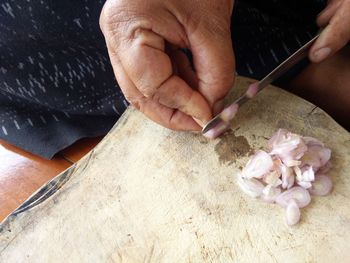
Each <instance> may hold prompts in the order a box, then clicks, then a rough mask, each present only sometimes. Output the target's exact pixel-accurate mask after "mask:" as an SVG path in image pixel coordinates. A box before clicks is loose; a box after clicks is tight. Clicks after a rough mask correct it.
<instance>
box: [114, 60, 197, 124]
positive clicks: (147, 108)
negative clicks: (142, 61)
mask: <svg viewBox="0 0 350 263" xmlns="http://www.w3.org/2000/svg"><path fill="white" fill-rule="evenodd" d="M110 57H111V61H112V66H113V70H114V73H115V76H116V78H117V81H118V84H119V86H120V87H121V89H122V91H123V93H124V95H125V97H126V99H127V100H128V101H129V102H130V103H131V104H132V105H133V106H134V107H135V108H137V109H138V110H140V111H141V112H142V113H144V114H145V115H146V116H147V117H148V118H150V119H151V120H153V121H154V122H156V123H158V124H160V125H162V126H164V127H166V128H169V129H172V130H178V131H199V130H200V129H201V127H200V126H199V125H198V124H197V123H196V122H195V121H194V120H193V118H192V117H191V116H188V115H186V114H184V113H183V112H181V111H178V110H174V109H171V108H168V107H166V106H164V105H161V104H159V103H157V102H156V101H153V100H151V99H149V98H146V97H144V96H143V95H142V94H141V92H140V91H138V90H137V88H136V87H135V85H134V84H133V82H132V81H131V80H130V78H129V77H128V76H127V74H126V72H125V71H124V69H123V67H122V66H121V64H120V63H119V61H118V59H117V58H116V56H115V55H110Z"/></svg>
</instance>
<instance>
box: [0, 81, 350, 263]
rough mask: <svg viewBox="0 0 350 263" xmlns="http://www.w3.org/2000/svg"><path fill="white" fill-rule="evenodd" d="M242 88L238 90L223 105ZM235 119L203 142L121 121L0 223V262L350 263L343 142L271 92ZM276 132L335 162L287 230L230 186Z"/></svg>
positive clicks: (145, 123)
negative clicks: (317, 148)
mask: <svg viewBox="0 0 350 263" xmlns="http://www.w3.org/2000/svg"><path fill="white" fill-rule="evenodd" d="M249 81H250V80H248V79H245V78H239V79H238V80H237V82H236V88H235V90H234V92H233V94H232V96H237V94H238V93H239V91H242V90H243V88H246V87H247V83H248V82H249ZM243 107H244V109H242V110H241V111H240V112H239V114H238V116H237V119H236V122H235V123H234V125H233V131H232V132H230V133H228V134H226V135H224V136H223V137H222V138H220V139H216V140H212V141H210V140H207V139H205V138H203V137H202V136H200V135H198V134H191V133H179V132H172V131H169V130H167V129H164V128H162V127H160V126H158V125H156V124H154V123H152V122H151V121H149V120H147V119H146V118H145V117H144V116H143V115H142V114H141V113H139V112H137V111H135V110H133V109H131V108H130V109H128V110H127V111H126V113H125V114H124V115H123V116H122V118H121V119H120V120H119V122H118V123H117V124H116V126H115V127H114V128H113V130H112V131H111V132H110V133H109V134H108V135H107V136H106V137H105V139H104V140H103V141H102V142H101V143H100V144H99V145H98V146H97V147H96V148H95V149H94V150H93V151H92V152H91V153H90V154H88V155H87V156H86V157H85V158H84V159H82V160H81V161H80V162H79V163H78V164H77V165H75V166H74V167H71V168H70V169H69V170H67V171H66V172H64V173H63V174H61V175H59V176H58V177H57V178H55V179H54V181H52V182H51V183H50V184H48V185H47V186H46V187H44V188H43V189H42V190H41V191H39V192H38V193H37V194H35V195H34V196H33V197H32V198H31V199H30V200H28V201H27V202H26V203H25V204H24V205H23V206H22V207H21V208H20V209H19V210H17V211H16V212H14V213H13V214H12V215H11V216H10V217H8V218H7V220H5V221H4V222H3V223H2V225H1V226H0V262H337V263H340V262H350V135H349V133H348V132H347V131H345V130H344V129H342V128H341V127H340V126H338V124H337V123H335V122H334V121H333V120H332V119H331V118H330V117H329V116H328V115H326V114H325V113H324V112H323V111H322V110H320V109H319V108H317V107H315V106H313V105H312V104H310V103H308V102H306V101H304V100H302V99H300V98H298V97H295V96H294V95H291V94H289V93H287V92H285V91H283V90H281V89H278V88H275V87H269V88H267V89H266V90H265V91H264V92H262V93H261V94H260V95H258V97H257V98H256V99H255V100H254V101H252V102H249V103H247V104H246V105H245V106H243ZM278 128H286V129H289V130H291V131H293V132H296V133H300V134H303V135H307V136H313V137H316V138H318V139H320V140H322V141H323V142H325V144H326V145H327V146H328V147H330V148H331V149H332V151H333V156H332V164H333V168H332V170H331V172H330V173H329V174H330V177H331V178H332V180H333V182H334V190H333V192H332V193H331V195H330V196H327V197H314V198H313V200H312V203H311V205H310V206H308V207H306V208H304V209H302V219H301V222H300V223H299V224H298V225H297V226H294V227H288V226H287V225H286V224H285V220H284V210H283V209H282V208H280V207H279V206H277V205H271V204H267V203H264V202H262V201H258V200H255V199H252V198H250V197H249V196H246V195H245V194H243V193H242V192H241V190H240V189H239V188H238V186H237V184H236V176H237V174H238V172H239V171H240V169H241V168H242V166H243V165H244V164H245V163H246V161H247V160H248V156H249V155H250V154H252V153H253V152H254V151H255V150H257V149H260V148H264V147H265V146H266V142H267V138H269V137H270V136H271V135H272V133H273V132H275V131H276V130H277V129H278ZM46 197H48V198H47V199H46ZM20 212H21V213H20Z"/></svg>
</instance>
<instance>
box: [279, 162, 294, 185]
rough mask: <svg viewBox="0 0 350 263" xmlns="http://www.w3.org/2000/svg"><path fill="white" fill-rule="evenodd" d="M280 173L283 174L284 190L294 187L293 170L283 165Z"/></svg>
mask: <svg viewBox="0 0 350 263" xmlns="http://www.w3.org/2000/svg"><path fill="white" fill-rule="evenodd" d="M280 171H281V174H282V188H283V189H289V188H291V187H292V186H293V185H294V181H295V177H294V173H293V169H292V168H290V167H287V166H285V165H284V164H281V166H280Z"/></svg>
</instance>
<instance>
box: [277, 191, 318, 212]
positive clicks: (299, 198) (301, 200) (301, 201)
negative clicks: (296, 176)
mask: <svg viewBox="0 0 350 263" xmlns="http://www.w3.org/2000/svg"><path fill="white" fill-rule="evenodd" d="M291 199H294V200H295V202H296V203H297V205H298V207H299V208H303V207H305V206H307V205H308V204H310V201H311V197H310V194H309V192H308V191H307V190H305V189H304V188H302V187H300V186H294V187H292V188H290V189H289V190H286V191H284V192H283V193H282V194H280V195H279V196H278V197H277V198H276V203H277V204H279V205H280V206H282V207H287V206H288V202H289V201H290V200H291Z"/></svg>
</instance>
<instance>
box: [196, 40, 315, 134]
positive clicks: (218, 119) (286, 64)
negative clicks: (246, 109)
mask: <svg viewBox="0 0 350 263" xmlns="http://www.w3.org/2000/svg"><path fill="white" fill-rule="evenodd" d="M318 37H319V34H317V35H316V36H315V37H314V38H313V39H311V40H310V41H309V42H307V43H306V44H305V45H304V46H302V47H301V48H299V49H298V50H297V51H296V52H294V53H293V54H292V55H291V56H289V57H288V58H287V59H286V60H285V61H283V62H282V63H281V64H280V65H278V66H277V67H276V68H275V69H274V70H272V71H271V72H270V73H269V74H268V75H266V76H265V77H264V78H263V79H262V80H260V81H259V82H256V83H254V84H253V85H254V86H252V85H250V87H251V88H249V89H248V90H247V92H245V93H244V94H242V95H241V96H240V97H239V98H238V99H236V100H235V101H234V102H233V103H231V104H230V105H228V106H227V107H225V109H224V110H223V111H222V112H221V113H220V114H218V115H216V116H215V117H214V118H213V119H211V120H210V121H209V122H208V123H207V124H206V125H205V126H204V127H203V129H202V134H206V133H208V132H209V131H210V130H212V129H213V128H215V127H218V126H220V124H221V126H220V127H218V131H217V132H216V133H217V134H216V135H217V136H219V135H220V134H221V133H222V132H224V131H225V130H227V126H228V125H229V123H230V122H231V121H232V119H233V118H234V115H235V114H236V112H237V110H238V109H239V107H241V106H242V105H243V104H244V103H246V102H247V101H249V100H250V99H252V98H253V97H254V96H255V94H257V93H259V92H260V91H262V90H263V89H264V88H265V87H267V86H268V85H269V84H271V83H272V82H274V81H275V80H277V79H278V78H279V77H281V76H282V75H283V74H284V73H286V72H287V71H288V70H289V69H291V68H292V67H293V66H294V65H296V64H297V63H298V62H300V61H301V60H302V59H304V58H305V57H307V54H308V51H309V49H310V47H311V46H312V44H313V43H314V42H315V41H316V39H317V38H318ZM225 111H226V112H225ZM228 112H231V114H229V113H228ZM229 115H232V116H231V117H232V118H228V117H230V116H229ZM225 127H226V128H225ZM217 136H213V137H217ZM207 137H211V136H207Z"/></svg>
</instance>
